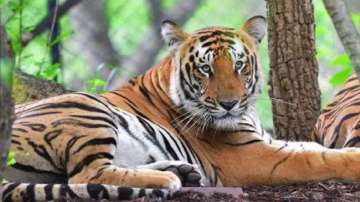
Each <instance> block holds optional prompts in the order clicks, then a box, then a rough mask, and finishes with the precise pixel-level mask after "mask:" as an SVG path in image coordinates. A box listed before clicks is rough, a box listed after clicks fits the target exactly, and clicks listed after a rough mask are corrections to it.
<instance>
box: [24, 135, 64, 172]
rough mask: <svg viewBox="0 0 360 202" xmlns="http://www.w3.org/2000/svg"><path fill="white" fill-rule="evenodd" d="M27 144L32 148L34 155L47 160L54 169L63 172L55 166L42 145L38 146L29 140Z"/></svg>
mask: <svg viewBox="0 0 360 202" xmlns="http://www.w3.org/2000/svg"><path fill="white" fill-rule="evenodd" d="M27 143H28V144H29V145H30V146H31V147H32V148H33V150H34V151H35V153H36V154H38V155H39V156H41V157H42V158H44V159H45V160H47V161H48V162H49V163H50V164H51V165H52V166H53V167H54V168H55V169H57V170H59V171H61V172H63V171H64V170H62V169H60V168H59V167H58V166H57V165H56V164H55V162H54V160H53V159H52V157H51V156H50V154H49V152H48V151H47V150H46V148H45V147H44V145H38V144H36V143H35V142H33V141H31V140H28V141H27Z"/></svg>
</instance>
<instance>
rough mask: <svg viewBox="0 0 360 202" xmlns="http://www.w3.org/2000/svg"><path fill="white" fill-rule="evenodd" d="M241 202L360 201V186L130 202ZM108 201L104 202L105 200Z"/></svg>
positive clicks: (204, 193)
mask: <svg viewBox="0 0 360 202" xmlns="http://www.w3.org/2000/svg"><path fill="white" fill-rule="evenodd" d="M158 201H167V202H238V201H275V202H278V201H284V202H285V201H286V202H291V201H294V202H298V201H299V202H300V201H327V202H328V201H330V202H332V201H340V202H347V201H349V202H350V201H360V183H345V182H334V181H329V182H322V183H306V184H301V185H287V186H285V185H284V186H256V187H245V188H243V189H242V188H215V187H214V188H184V189H183V190H182V191H180V192H177V193H175V195H174V196H173V197H172V198H171V199H168V200H160V199H146V198H139V199H135V200H132V201H127V202H158ZM102 202H105V201H102Z"/></svg>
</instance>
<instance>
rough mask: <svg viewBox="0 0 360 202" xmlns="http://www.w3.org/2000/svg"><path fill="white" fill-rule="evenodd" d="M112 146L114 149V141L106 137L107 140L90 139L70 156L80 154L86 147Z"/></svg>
mask: <svg viewBox="0 0 360 202" xmlns="http://www.w3.org/2000/svg"><path fill="white" fill-rule="evenodd" d="M110 144H112V145H114V146H115V147H116V140H115V139H114V138H112V137H108V138H94V139H91V140H89V141H87V142H85V143H84V144H82V145H81V146H80V147H79V148H78V149H77V150H76V151H74V152H73V153H72V154H73V155H74V154H76V153H78V152H80V151H81V150H82V149H83V148H84V147H87V146H93V145H110Z"/></svg>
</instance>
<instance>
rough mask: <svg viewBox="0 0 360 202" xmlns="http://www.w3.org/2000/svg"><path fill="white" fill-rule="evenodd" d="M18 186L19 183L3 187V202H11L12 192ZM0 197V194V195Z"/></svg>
mask: <svg viewBox="0 0 360 202" xmlns="http://www.w3.org/2000/svg"><path fill="white" fill-rule="evenodd" d="M19 185H20V183H11V184H8V185H5V188H4V190H3V193H2V198H3V199H4V202H12V201H13V200H12V194H13V191H14V190H15V189H16V188H17V187H18V186H19ZM0 195H1V194H0Z"/></svg>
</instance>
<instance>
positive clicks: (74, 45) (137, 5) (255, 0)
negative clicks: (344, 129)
mask: <svg viewBox="0 0 360 202" xmlns="http://www.w3.org/2000/svg"><path fill="white" fill-rule="evenodd" d="M50 1H51V0H36V1H33V0H0V11H1V15H2V17H3V19H4V20H3V21H2V24H3V25H5V28H6V31H7V33H8V35H9V37H10V39H11V44H12V48H13V50H14V55H15V58H16V62H15V67H16V68H19V69H21V70H22V71H24V72H26V73H29V74H32V75H35V76H36V77H38V78H43V79H47V80H54V81H57V82H59V83H61V84H63V85H65V86H66V87H67V88H68V89H72V90H84V91H88V92H101V91H103V90H106V89H109V88H112V85H113V83H111V81H114V80H119V78H120V77H124V78H125V79H126V78H128V77H130V76H133V75H136V74H137V73H138V72H139V71H138V70H136V69H135V67H133V66H131V65H133V64H132V63H126V62H119V61H127V59H129V58H131V56H134V55H135V54H136V53H137V52H138V50H139V49H138V48H141V47H145V48H146V46H144V45H143V44H142V43H152V39H151V38H148V39H147V40H145V42H144V37H146V36H147V35H148V34H149V32H151V29H152V27H155V28H156V26H157V25H158V23H156V22H154V20H157V21H160V20H159V19H157V18H156V16H158V15H156V14H159V13H166V12H170V11H171V9H172V8H176V7H177V6H178V5H180V4H182V3H183V2H184V1H186V0H162V1H161V0H159V1H155V0H136V1H135V0H134V1H128V0H105V1H101V0H99V1H101V2H102V7H101V9H102V11H103V15H104V19H105V22H106V23H105V27H106V30H104V32H102V34H101V35H99V36H97V37H98V38H99V39H100V38H102V37H104V35H106V37H108V39H109V40H110V46H111V47H110V48H111V49H112V50H113V52H114V53H115V57H118V58H119V59H118V60H119V61H116V62H114V64H107V63H104V64H99V65H96V67H91V66H92V64H91V63H90V62H89V59H88V58H89V55H86V53H88V52H89V51H90V52H91V50H89V48H88V46H87V45H88V43H90V42H89V41H85V42H84V41H83V40H81V38H82V37H86V33H89V32H92V31H91V30H94V32H96V30H97V27H93V26H94V25H96V26H97V25H98V23H93V22H92V20H93V19H90V18H87V16H86V15H81V13H80V14H79V12H80V11H79V10H77V11H72V10H70V12H69V13H66V14H65V15H63V16H62V17H61V18H60V19H59V29H60V33H59V35H58V36H56V37H55V38H52V39H51V35H50V33H52V32H49V31H47V32H44V33H42V34H41V35H39V36H37V37H35V38H34V39H33V40H31V41H30V43H29V44H27V45H26V46H25V45H24V44H22V42H23V41H24V36H26V33H29V32H31V31H32V30H33V29H34V28H35V27H36V25H38V23H39V22H40V21H41V20H42V19H43V18H44V17H45V16H47V15H48V3H49V2H50ZM55 2H57V3H58V4H62V3H64V2H65V1H55ZM154 2H158V3H161V5H160V6H159V7H158V9H159V10H156V8H154V7H152V3H154ZM189 2H190V1H189ZM195 2H198V4H195V8H194V11H193V12H189V14H190V15H191V16H188V17H187V18H186V19H184V20H183V21H184V26H183V27H184V29H185V30H187V31H192V30H195V29H198V28H202V27H206V26H213V25H220V26H229V27H240V26H241V25H242V23H243V22H244V21H245V20H246V19H247V18H249V17H251V16H253V15H256V14H263V15H264V14H265V11H266V8H265V6H266V2H265V1H263V0H242V1H241V3H240V1H238V0H223V1H221V5H219V1H215V0H202V1H200V0H199V1H195ZM348 3H349V4H351V5H350V8H353V12H352V16H353V20H354V23H355V25H356V26H360V13H359V12H357V8H358V6H359V4H360V3H358V2H357V1H356V0H355V1H349V2H348ZM80 4H81V3H80ZM74 8H76V7H74ZM314 9H315V20H316V43H317V58H318V61H319V64H320V72H319V81H320V87H321V89H322V97H323V104H326V103H327V102H328V100H329V99H330V98H331V97H332V95H333V94H334V93H335V92H336V90H334V89H336V88H337V87H339V86H341V85H342V84H343V83H344V81H345V80H346V78H347V77H348V76H349V75H350V74H351V73H352V69H351V66H350V61H349V58H348V57H347V55H346V54H345V53H344V51H343V48H342V46H341V44H340V42H339V41H338V38H337V35H336V32H335V30H334V28H333V25H332V23H331V20H330V17H329V16H328V14H327V12H326V10H325V8H324V5H323V3H322V1H320V0H314ZM359 11H360V10H359ZM75 12H78V13H77V15H76V13H75ZM154 16H155V17H154ZM165 16H167V15H165ZM167 17H168V18H172V16H171V15H170V16H167ZM76 21H80V24H81V26H80V27H79V26H76V23H79V22H76ZM180 24H181V23H180ZM149 30H150V31H149ZM155 32H156V33H157V34H158V35H160V33H159V32H158V29H155ZM79 33H80V38H79ZM150 36H151V35H150ZM266 41H267V40H264V43H263V44H262V45H261V48H260V55H261V63H262V66H263V72H264V78H263V80H264V84H265V85H264V90H263V93H262V95H261V96H260V97H259V99H258V102H257V110H258V112H259V114H260V117H261V119H262V122H263V123H264V125H265V126H266V127H268V128H271V127H272V117H271V104H270V100H269V98H268V95H267V91H268V90H267V85H266V81H267V72H268V63H269V60H268V55H267V44H266ZM56 43H60V54H61V61H60V62H59V63H53V62H52V58H51V51H50V48H51V46H52V45H54V44H56ZM158 47H162V45H160V46H158ZM159 49H160V48H159ZM97 51H99V50H93V52H92V54H93V57H98V56H99V55H101V53H99V52H97ZM165 54H166V49H164V48H161V51H159V52H156V56H155V57H156V60H154V61H151V62H150V63H156V62H157V61H159V60H161V58H162V57H164V55H165ZM90 57H92V56H91V55H90ZM126 64H131V65H128V66H126ZM151 65H152V64H148V67H150V66H151ZM114 69H115V70H114ZM117 83H121V82H117Z"/></svg>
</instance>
